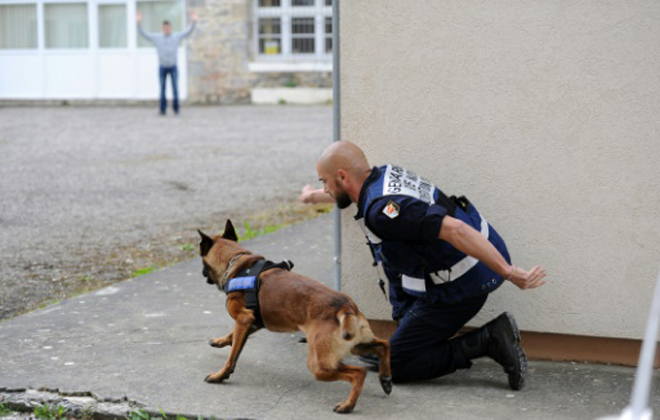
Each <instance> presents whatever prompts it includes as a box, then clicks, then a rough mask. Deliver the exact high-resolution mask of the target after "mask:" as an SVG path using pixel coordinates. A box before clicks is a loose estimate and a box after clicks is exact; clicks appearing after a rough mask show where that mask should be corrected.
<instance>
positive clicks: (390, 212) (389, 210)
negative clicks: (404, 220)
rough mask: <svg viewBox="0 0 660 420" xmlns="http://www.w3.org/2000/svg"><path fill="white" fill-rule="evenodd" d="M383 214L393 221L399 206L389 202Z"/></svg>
mask: <svg viewBox="0 0 660 420" xmlns="http://www.w3.org/2000/svg"><path fill="white" fill-rule="evenodd" d="M383 214H384V215H385V216H387V217H389V218H390V219H394V218H395V217H397V216H398V215H399V205H398V204H397V203H395V202H394V201H390V202H389V203H387V205H386V206H385V208H384V209H383Z"/></svg>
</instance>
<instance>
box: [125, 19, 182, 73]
mask: <svg viewBox="0 0 660 420" xmlns="http://www.w3.org/2000/svg"><path fill="white" fill-rule="evenodd" d="M194 28H195V22H194V21H193V22H191V23H190V25H188V28H186V30H185V31H183V32H172V33H171V34H169V35H168V36H165V34H162V33H149V32H145V31H144V29H142V26H141V25H140V24H139V23H138V30H139V31H140V35H142V36H143V37H144V38H145V39H147V40H149V41H151V43H153V44H154V46H155V47H156V51H158V62H159V63H160V65H161V66H163V67H173V66H176V57H177V52H178V50H179V42H180V41H181V40H182V39H183V38H185V37H187V36H188V35H190V34H191V33H192V31H193V29H194Z"/></svg>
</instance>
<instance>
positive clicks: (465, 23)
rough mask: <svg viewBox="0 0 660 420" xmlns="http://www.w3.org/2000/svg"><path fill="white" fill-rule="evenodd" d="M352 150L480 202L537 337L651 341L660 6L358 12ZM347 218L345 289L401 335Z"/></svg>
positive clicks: (421, 5)
mask: <svg viewBox="0 0 660 420" xmlns="http://www.w3.org/2000/svg"><path fill="white" fill-rule="evenodd" d="M341 8H342V9H341V25H342V28H341V37H342V40H341V60H342V63H341V69H342V74H341V82H342V86H341V91H342V137H343V138H344V139H347V140H352V141H354V142H355V143H357V144H359V145H360V146H362V147H363V148H364V149H365V151H366V152H367V156H368V157H369V158H370V162H371V163H372V164H383V163H396V164H399V165H402V166H404V167H408V168H410V169H412V170H415V171H416V172H417V173H419V174H421V175H423V176H425V177H427V178H430V179H432V180H433V181H434V182H435V183H436V184H437V185H438V186H439V187H440V188H441V189H443V190H444V191H445V192H446V193H448V194H456V193H459V194H466V195H467V196H468V197H469V198H470V199H471V200H472V201H473V202H474V203H476V205H477V207H478V208H479V209H480V210H481V212H482V213H483V214H484V215H485V217H486V218H487V219H488V220H489V221H490V222H491V224H492V225H493V226H495V228H496V229H498V230H499V231H500V233H501V234H502V235H503V236H504V238H505V239H506V240H507V242H508V245H509V249H510V251H511V254H512V256H513V258H514V263H516V264H518V265H521V266H523V267H531V266H532V265H534V264H542V265H544V266H546V267H547V269H548V271H549V273H550V276H549V278H548V282H549V283H548V284H547V285H546V286H544V287H542V288H541V289H537V290H535V291H525V292H523V291H519V290H518V289H516V288H515V287H514V286H513V285H511V284H505V285H504V286H503V287H502V288H500V289H499V290H498V291H497V292H495V293H494V294H492V295H491V297H490V298H489V302H488V304H487V307H486V308H485V310H484V311H483V312H482V314H481V315H480V316H479V317H478V318H477V319H476V320H475V322H473V324H474V325H477V324H480V323H481V322H483V321H485V320H487V319H489V318H491V317H492V316H493V315H495V314H497V313H499V312H501V311H503V310H510V311H511V312H513V313H514V314H515V315H516V317H517V319H518V322H519V324H520V326H521V328H522V329H525V330H531V331H541V332H556V333H568V334H580V335H592V336H605V337H625V338H640V337H642V335H643V329H644V325H645V323H646V317H647V314H648V309H649V305H650V295H651V293H652V288H653V283H654V281H655V278H656V276H657V273H658V269H659V268H660V217H659V216H660V2H658V1H657V0H633V1H628V0H627V1H620V0H610V1H595V0H594V1H578V2H575V1H572V0H571V1H568V0H567V1H547V0H537V1H528V2H522V1H513V0H500V1H493V2H484V1H475V0H467V1H466V0H455V1H437V0H425V1H422V0H419V1H401V0H360V1H343V2H342V3H341ZM353 214H354V208H353V207H352V208H351V209H349V210H348V211H344V215H343V226H344V238H343V243H344V250H343V251H344V252H343V273H344V275H343V287H344V290H345V291H347V292H348V293H350V294H351V295H352V296H354V297H355V298H356V300H357V302H358V304H359V305H361V307H362V309H363V311H364V312H365V313H366V314H367V316H369V317H371V318H379V319H388V318H389V305H388V304H386V302H385V301H384V299H383V297H382V295H381V294H380V291H379V289H378V287H377V286H376V280H375V272H374V269H373V268H372V267H371V265H370V261H371V260H370V258H371V257H370V255H369V252H368V249H367V248H366V247H365V246H364V240H363V237H362V236H361V234H360V233H359V232H358V229H357V227H356V226H355V223H354V222H353V221H352V215H353Z"/></svg>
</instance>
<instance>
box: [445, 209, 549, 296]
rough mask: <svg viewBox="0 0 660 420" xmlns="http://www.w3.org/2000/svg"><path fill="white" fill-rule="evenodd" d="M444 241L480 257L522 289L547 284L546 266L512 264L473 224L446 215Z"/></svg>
mask: <svg viewBox="0 0 660 420" xmlns="http://www.w3.org/2000/svg"><path fill="white" fill-rule="evenodd" d="M438 237H439V238H440V239H442V240H443V241H447V242H449V243H450V244H452V245H453V246H454V247H455V248H456V249H458V250H459V251H461V252H463V253H465V254H467V255H469V256H471V257H474V258H476V259H478V260H479V261H481V262H483V263H484V264H486V265H487V266H488V268H490V269H491V270H493V271H495V272H496V273H498V274H499V275H501V276H502V277H504V278H505V279H507V280H509V281H511V283H513V284H515V285H516V286H518V287H519V288H521V289H534V288H537V287H539V286H542V285H544V284H545V281H544V280H543V278H544V277H545V276H546V272H545V268H543V267H541V266H539V265H537V266H536V267H534V268H532V269H531V270H530V271H526V270H523V269H522V268H520V267H516V266H514V265H510V264H509V263H507V262H506V260H505V259H504V257H503V256H502V254H500V252H499V251H498V250H497V248H495V246H493V244H491V243H490V242H489V241H488V239H486V238H485V237H484V236H483V235H482V234H481V233H480V232H477V231H476V230H475V229H474V228H472V226H470V225H468V224H467V223H464V222H463V221H461V220H458V219H455V218H453V217H449V216H445V217H444V219H443V221H442V225H441V226H440V233H439V235H438Z"/></svg>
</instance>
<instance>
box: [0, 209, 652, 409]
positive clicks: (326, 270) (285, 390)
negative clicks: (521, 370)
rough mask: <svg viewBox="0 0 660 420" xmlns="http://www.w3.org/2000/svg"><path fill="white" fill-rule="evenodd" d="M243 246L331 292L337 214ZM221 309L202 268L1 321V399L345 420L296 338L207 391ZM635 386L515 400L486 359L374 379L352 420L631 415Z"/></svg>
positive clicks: (258, 349)
mask: <svg viewBox="0 0 660 420" xmlns="http://www.w3.org/2000/svg"><path fill="white" fill-rule="evenodd" d="M244 246H245V247H246V248H248V249H250V250H252V251H255V252H258V253H261V254H262V255H265V256H266V257H268V258H270V259H273V260H278V259H283V258H289V259H291V260H293V261H294V262H295V263H296V267H295V268H294V270H296V271H298V272H300V273H303V274H306V275H309V276H311V277H313V278H316V279H318V280H321V281H323V282H325V283H326V284H332V282H333V278H332V276H333V267H332V217H331V215H324V216H322V217H321V218H318V219H315V220H312V221H309V222H304V223H300V224H297V225H294V226H290V227H287V228H284V229H282V230H280V231H278V232H276V233H274V234H271V235H265V236H261V237H258V238H255V239H253V240H251V241H248V242H246V243H245V244H244ZM365 287H375V286H373V285H372V283H368V286H365ZM224 300H225V298H224V295H222V294H221V293H220V292H218V291H217V289H215V288H214V287H212V286H209V285H207V284H206V283H205V281H204V279H203V277H202V276H201V263H200V261H199V260H198V259H193V260H190V261H188V262H184V263H181V264H178V265H175V266H171V267H169V268H166V269H164V270H161V271H158V272H154V273H150V274H147V275H144V276H141V277H138V278H135V279H132V280H128V281H125V282H122V283H118V284H115V285H113V286H110V287H108V288H105V289H102V290H100V291H97V292H94V293H90V294H88V295H83V296H79V297H77V298H74V299H71V300H68V301H65V302H62V303H59V304H56V305H52V306H50V307H47V308H45V309H42V310H39V311H36V312H33V313H30V314H27V315H23V316H20V317H17V318H15V319H12V320H8V321H4V322H1V323H0V343H2V346H0V399H3V398H4V399H5V401H7V400H11V401H19V400H21V399H22V400H26V399H29V397H30V395H32V394H34V393H33V392H32V393H31V392H28V393H26V392H25V391H24V390H25V389H28V388H32V389H39V388H47V389H50V390H53V391H56V390H59V391H57V392H55V393H53V394H49V395H50V397H52V398H55V399H57V398H61V395H62V394H69V395H71V394H74V395H78V397H76V398H77V399H76V398H73V399H74V400H76V401H74V403H75V404H79V405H81V404H82V405H85V404H92V405H94V407H92V408H90V410H91V411H94V410H96V411H99V412H111V410H112V409H113V407H114V409H115V410H119V411H121V410H126V409H128V408H127V407H128V406H130V405H131V404H133V407H134V408H135V407H137V405H135V404H138V403H139V404H141V405H143V406H144V409H146V410H149V411H154V412H159V411H160V410H162V411H164V412H166V413H172V414H185V415H191V416H193V417H196V416H198V415H201V416H208V417H210V416H215V417H216V418H232V419H236V418H242V419H243V418H264V419H291V418H294V419H310V418H314V419H326V418H327V419H336V418H338V417H337V416H339V415H338V414H335V413H333V412H332V407H333V406H334V405H335V404H336V403H337V402H339V401H341V400H343V399H344V398H345V397H346V396H347V394H348V391H349V385H348V384H346V383H341V382H337V383H321V382H316V381H315V380H314V379H313V377H312V376H311V374H310V373H309V372H308V371H307V368H306V365H305V358H306V350H307V349H306V345H305V344H301V343H299V342H298V338H299V335H298V334H275V333H271V332H268V331H261V332H259V333H258V334H255V336H253V338H250V339H249V341H248V343H247V345H246V347H245V349H244V351H243V353H242V355H241V358H240V360H239V364H238V367H237V369H236V372H235V373H234V375H233V376H232V377H231V378H230V379H229V381H228V382H226V383H224V384H218V385H211V384H207V383H205V382H204V381H203V379H204V377H205V376H206V375H207V374H208V373H210V372H212V371H216V370H218V369H219V368H220V367H221V365H222V364H223V362H224V360H225V358H226V356H227V354H228V349H214V348H212V347H210V346H208V344H207V342H208V340H209V339H210V338H212V337H216V336H219V335H221V334H224V333H226V332H227V331H229V330H230V328H231V325H232V322H231V319H230V317H229V315H228V314H227V312H226V310H225V308H224ZM351 361H352V362H354V363H359V362H358V361H357V360H351ZM633 377H634V370H633V369H630V368H624V367H616V366H600V365H585V364H573V363H549V362H531V364H530V371H529V378H528V386H527V388H525V390H523V391H521V392H513V391H510V390H509V389H508V387H507V383H506V378H505V376H504V374H503V373H502V372H501V369H500V368H499V367H498V366H497V365H496V364H495V363H493V362H491V361H488V360H480V361H478V362H477V363H475V365H474V366H473V367H472V369H470V370H468V371H462V372H458V373H455V374H453V375H450V376H448V377H445V378H440V379H437V380H433V381H428V382H425V383H419V384H409V385H399V386H395V387H394V390H393V392H392V394H391V395H390V396H385V394H384V393H383V392H382V390H381V388H380V386H379V384H378V380H377V375H376V374H375V373H372V372H370V374H369V375H368V377H367V381H366V383H365V386H364V390H363V393H362V396H361V397H360V399H359V401H358V405H357V406H356V410H355V412H354V413H353V414H351V415H350V416H351V417H350V418H354V419H360V418H372V419H383V418H388V419H402V418H405V419H409V418H410V419H424V418H426V419H431V418H442V419H447V420H448V419H461V420H466V419H467V420H469V419H513V418H515V419H520V418H522V419H594V418H597V417H599V416H602V415H606V414H612V413H618V412H620V411H621V410H622V409H623V408H624V407H625V406H626V405H627V403H628V400H629V395H630V391H631V388H632V381H633ZM12 390H13V391H12ZM3 391H4V392H3ZM58 392H59V393H58ZM87 393H91V394H87ZM85 395H90V396H89V397H85ZM91 395H93V396H94V397H92V396H91ZM33 396H35V397H36V401H39V400H40V398H47V396H46V397H44V394H41V395H36V394H34V395H33ZM81 396H82V397H81ZM99 401H101V403H99ZM652 401H653V403H654V407H655V409H656V410H658V409H660V403H659V402H658V401H657V399H653V398H652ZM33 403H34V401H33Z"/></svg>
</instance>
